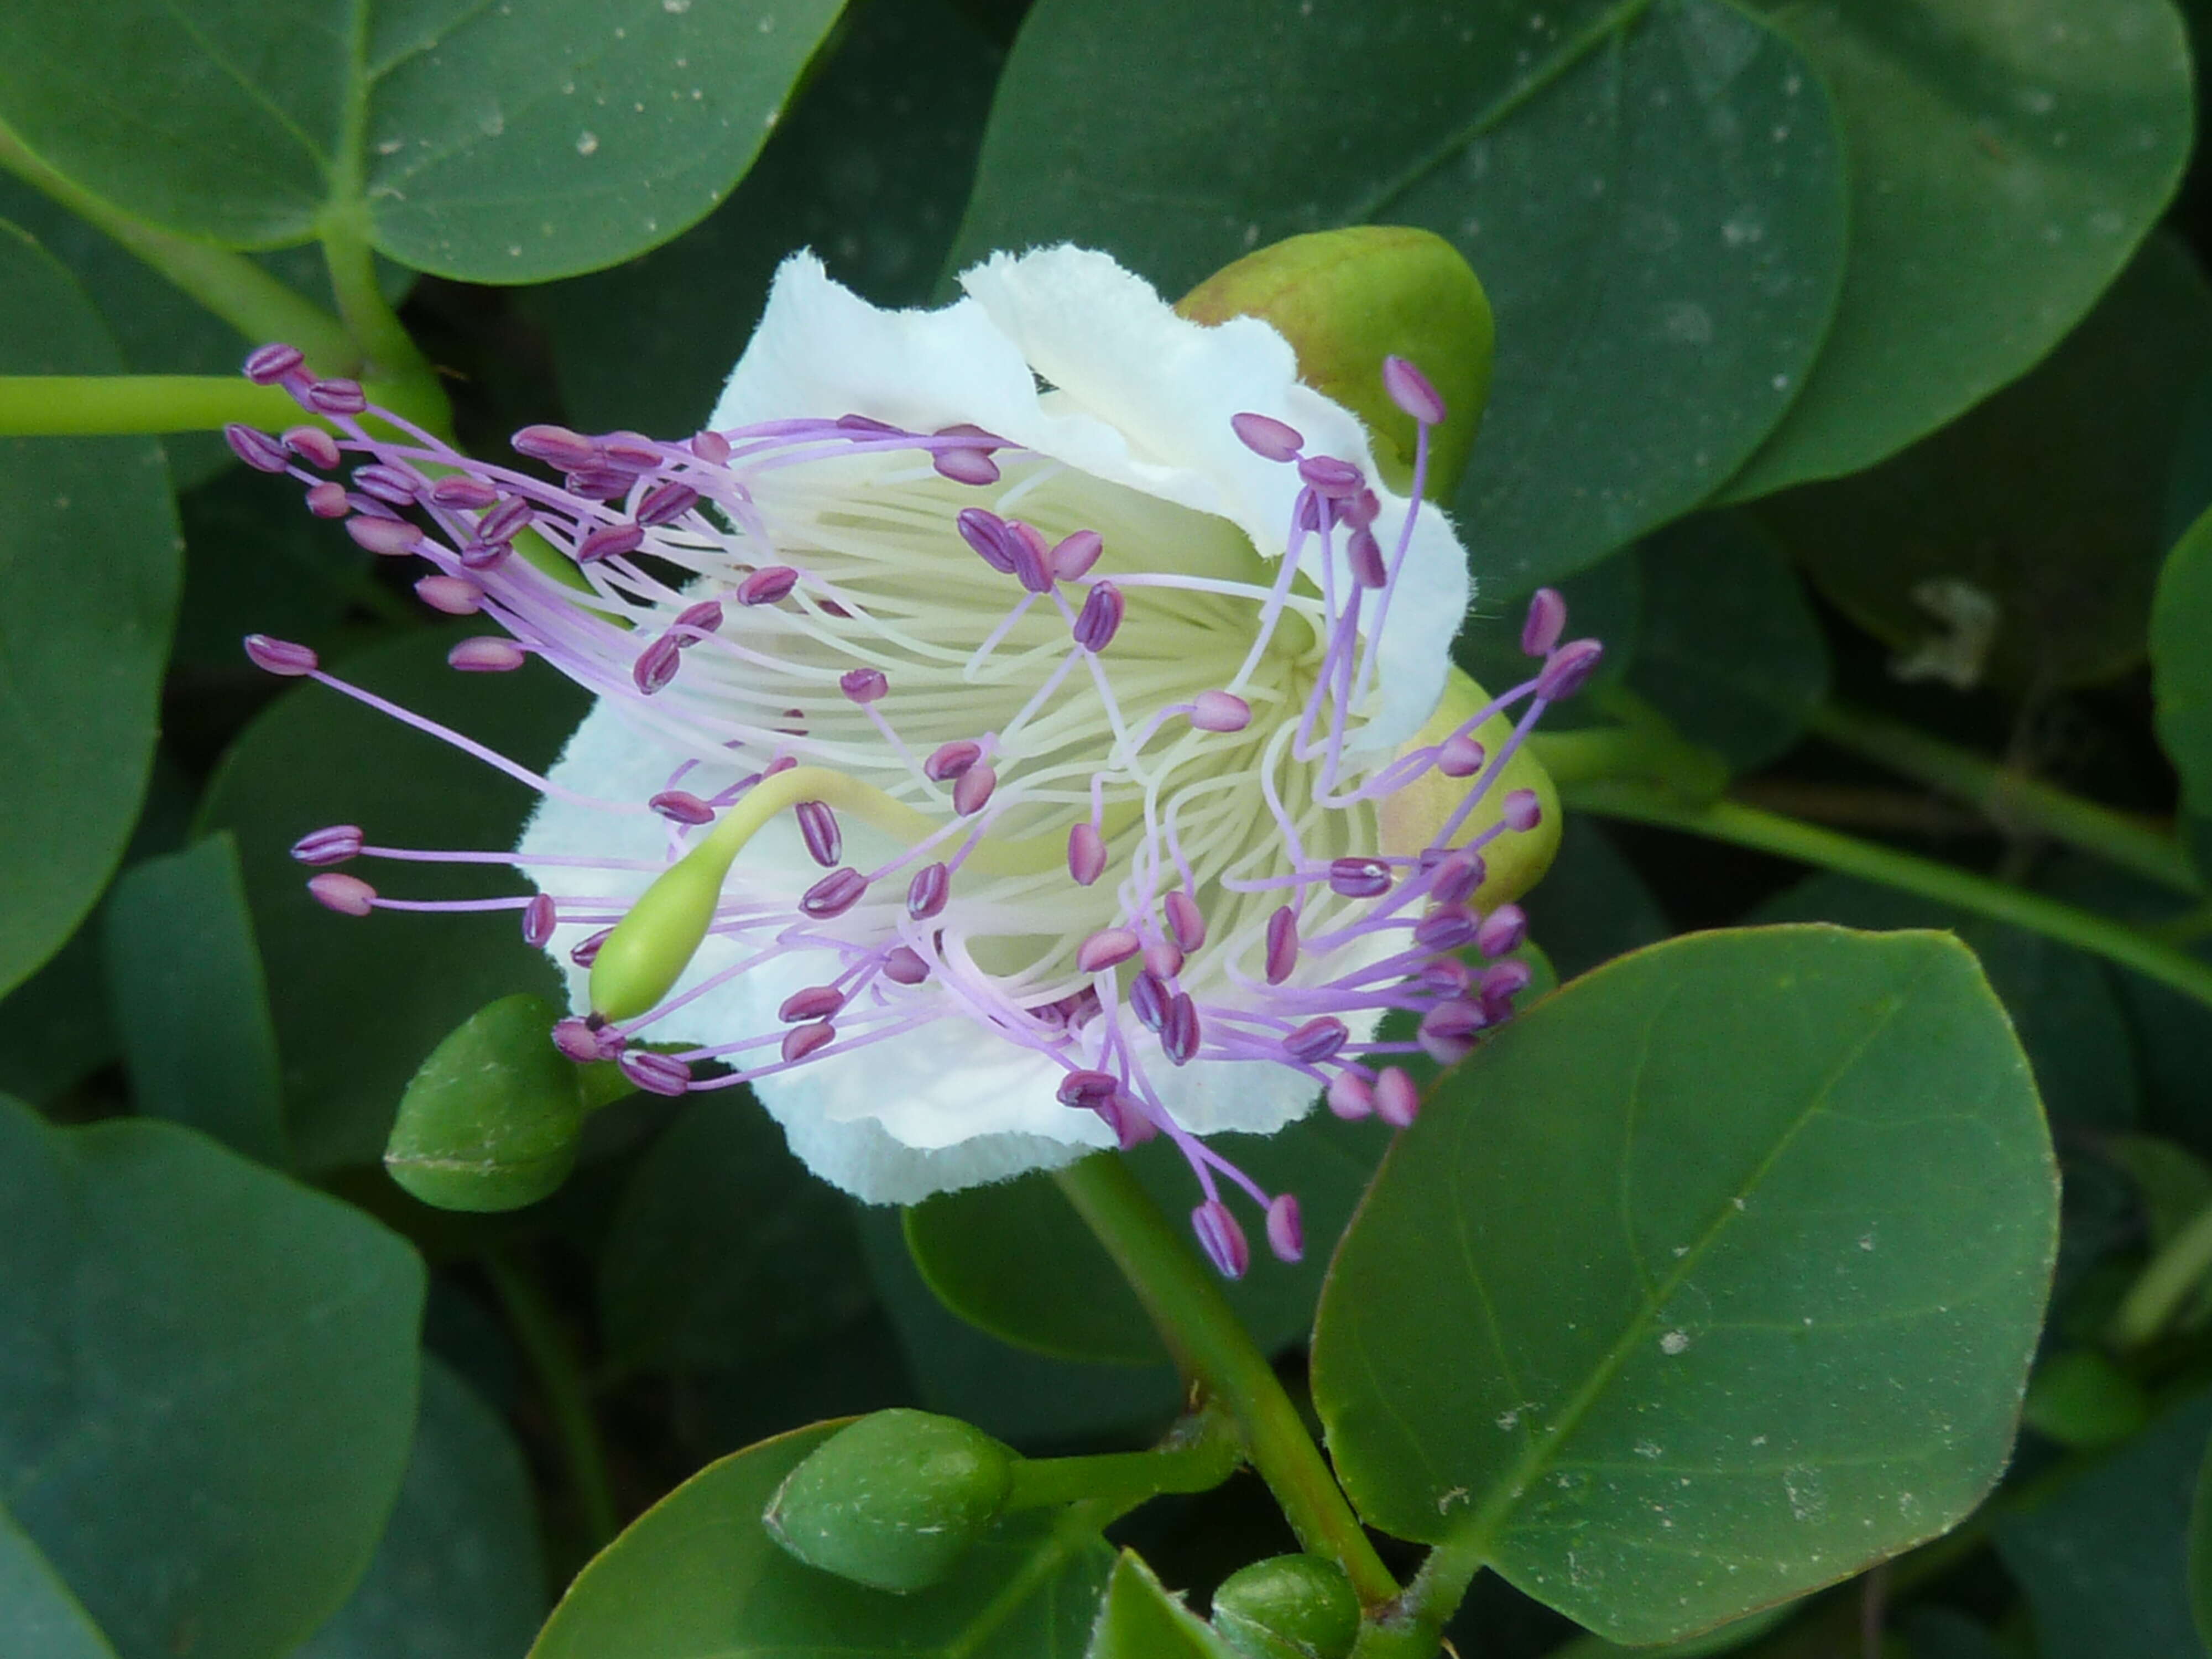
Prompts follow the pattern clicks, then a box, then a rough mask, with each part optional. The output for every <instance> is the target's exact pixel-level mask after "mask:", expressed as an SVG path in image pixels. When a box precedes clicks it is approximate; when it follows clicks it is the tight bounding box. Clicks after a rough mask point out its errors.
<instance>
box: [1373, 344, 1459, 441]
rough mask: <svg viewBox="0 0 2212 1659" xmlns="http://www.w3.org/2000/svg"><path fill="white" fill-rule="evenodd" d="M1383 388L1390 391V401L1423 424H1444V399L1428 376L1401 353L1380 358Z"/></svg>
mask: <svg viewBox="0 0 2212 1659" xmlns="http://www.w3.org/2000/svg"><path fill="white" fill-rule="evenodd" d="M1383 391H1385V392H1389V394H1390V401H1391V402H1392V403H1394V404H1397V405H1398V407H1399V408H1401V409H1402V410H1405V411H1406V413H1407V414H1408V415H1410V416H1413V418H1414V419H1415V420H1417V421H1419V422H1420V423H1421V424H1422V425H1423V426H1442V425H1443V419H1444V413H1445V410H1444V400H1443V398H1441V397H1439V396H1438V395H1437V389H1436V387H1435V386H1431V384H1430V383H1429V377H1428V376H1427V375H1425V374H1422V373H1421V371H1420V370H1419V369H1418V368H1414V367H1413V364H1411V363H1409V362H1407V361H1406V360H1405V359H1404V358H1403V357H1400V356H1389V357H1385V358H1384V359H1383Z"/></svg>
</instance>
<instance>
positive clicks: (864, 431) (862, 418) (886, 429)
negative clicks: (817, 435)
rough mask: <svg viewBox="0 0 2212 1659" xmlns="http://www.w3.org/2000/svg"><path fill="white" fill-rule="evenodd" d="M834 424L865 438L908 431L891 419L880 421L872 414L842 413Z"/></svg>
mask: <svg viewBox="0 0 2212 1659" xmlns="http://www.w3.org/2000/svg"><path fill="white" fill-rule="evenodd" d="M832 424H834V425H836V427H838V428H840V429H842V430H843V431H846V432H854V433H858V434H859V435H860V436H861V437H863V438H876V437H888V436H889V435H891V434H893V433H901V434H903V433H905V432H906V428H904V427H902V426H893V425H892V424H891V423H890V422H889V421H879V420H878V419H877V418H876V417H875V416H872V415H840V416H838V417H837V418H836V421H835V422H833V423H832Z"/></svg>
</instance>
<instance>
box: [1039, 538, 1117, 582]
mask: <svg viewBox="0 0 2212 1659" xmlns="http://www.w3.org/2000/svg"><path fill="white" fill-rule="evenodd" d="M1105 547H1106V542H1105V538H1103V537H1102V536H1100V535H1099V533H1098V532H1097V531H1095V530H1079V531H1077V532H1075V533H1074V534H1073V535H1072V536H1065V537H1062V538H1060V541H1059V543H1058V544H1056V545H1055V546H1054V548H1053V550H1052V553H1051V555H1050V563H1051V565H1052V574H1054V575H1055V576H1057V577H1059V578H1060V580H1062V581H1064V582H1072V581H1075V580H1079V578H1081V577H1084V576H1086V575H1088V574H1090V573H1091V566H1092V565H1094V564H1096V563H1097V562H1098V556H1099V554H1100V553H1102V552H1103V551H1104V550H1105Z"/></svg>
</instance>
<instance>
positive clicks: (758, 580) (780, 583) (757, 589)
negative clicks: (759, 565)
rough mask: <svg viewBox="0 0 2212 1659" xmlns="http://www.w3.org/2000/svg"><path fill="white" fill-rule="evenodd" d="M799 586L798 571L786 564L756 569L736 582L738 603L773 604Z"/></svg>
mask: <svg viewBox="0 0 2212 1659" xmlns="http://www.w3.org/2000/svg"><path fill="white" fill-rule="evenodd" d="M796 586H799V573H798V572H797V571H796V570H793V568H791V567H790V566H789V565H787V564H772V565H769V566H768V567H766V568H764V569H760V570H756V571H754V572H753V574H751V575H750V576H748V577H746V578H745V579H744V580H743V581H741V582H739V583H738V604H739V605H774V604H775V602H776V601H777V600H779V599H782V598H783V597H784V595H786V594H787V593H788V592H791V590H792V589H793V588H794V587H796Z"/></svg>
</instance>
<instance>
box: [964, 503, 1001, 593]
mask: <svg viewBox="0 0 2212 1659" xmlns="http://www.w3.org/2000/svg"><path fill="white" fill-rule="evenodd" d="M952 522H953V524H954V526H956V527H957V529H958V530H959V532H960V539H961V540H962V541H963V542H966V543H967V544H968V545H969V546H970V547H972V548H974V549H975V556H976V557H978V558H980V559H981V560H982V561H983V562H984V563H985V564H987V565H989V566H990V567H991V568H992V569H994V570H995V571H997V572H998V573H999V574H1000V575H1002V576H1011V575H1012V574H1014V553H1013V547H1012V538H1010V537H1009V536H1008V535H1007V534H1006V520H1004V519H1002V518H1000V516H999V515H998V514H997V513H994V512H991V511H990V510H989V509H988V508H987V507H962V508H961V509H960V512H959V514H958V516H957V517H956V518H955V519H954V520H953V521H952Z"/></svg>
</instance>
